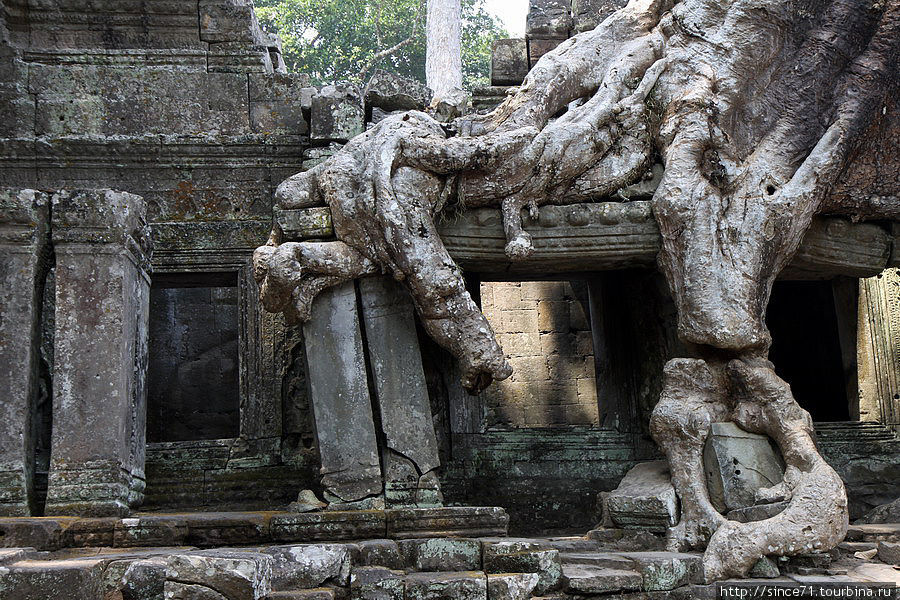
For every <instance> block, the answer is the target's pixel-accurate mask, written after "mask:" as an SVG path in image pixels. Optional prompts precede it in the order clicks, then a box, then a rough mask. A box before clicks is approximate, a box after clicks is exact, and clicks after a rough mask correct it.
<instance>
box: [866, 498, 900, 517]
mask: <svg viewBox="0 0 900 600" xmlns="http://www.w3.org/2000/svg"><path fill="white" fill-rule="evenodd" d="M855 522H856V523H900V498H897V499H896V500H894V501H893V502H888V503H886V504H881V505H879V506H876V507H875V508H873V509H872V510H870V511H869V512H867V513H866V514H865V515H863V516H862V517H861V518H859V519H857V520H856V521H855Z"/></svg>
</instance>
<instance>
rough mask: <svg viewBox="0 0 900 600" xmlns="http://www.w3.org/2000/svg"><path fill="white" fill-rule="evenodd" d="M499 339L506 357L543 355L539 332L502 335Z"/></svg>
mask: <svg viewBox="0 0 900 600" xmlns="http://www.w3.org/2000/svg"><path fill="white" fill-rule="evenodd" d="M497 337H498V340H497V341H498V342H499V343H500V346H501V347H502V348H503V353H504V354H506V356H509V357H512V356H516V357H519V356H540V354H541V334H539V333H537V332H528V333H501V334H499V335H498V336H497Z"/></svg>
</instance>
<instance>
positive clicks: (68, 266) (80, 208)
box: [45, 190, 150, 516]
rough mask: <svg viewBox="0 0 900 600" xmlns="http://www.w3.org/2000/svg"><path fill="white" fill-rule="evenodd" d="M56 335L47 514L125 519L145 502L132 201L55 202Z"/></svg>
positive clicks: (110, 196) (95, 194)
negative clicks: (112, 516) (116, 516)
mask: <svg viewBox="0 0 900 600" xmlns="http://www.w3.org/2000/svg"><path fill="white" fill-rule="evenodd" d="M52 232H53V233H52V239H53V245H54V250H55V253H56V333H55V345H54V369H53V379H54V385H53V437H52V446H51V458H50V476H49V482H48V492H47V507H46V511H45V512H46V514H48V515H63V514H78V515H92V516H100V515H125V514H127V513H128V511H129V508H130V507H132V506H135V505H136V504H139V503H140V501H141V500H142V499H143V487H144V464H143V456H144V454H143V452H144V420H145V413H146V388H145V386H144V383H143V379H144V375H145V373H146V369H147V321H148V319H147V316H148V312H149V297H150V280H149V275H148V259H149V253H150V242H149V239H150V238H149V231H148V228H147V225H146V218H145V209H144V203H143V200H142V198H141V197H140V196H135V195H132V194H127V193H124V192H113V191H108V190H94V191H78V192H74V191H73V192H58V193H56V194H54V196H53V204H52Z"/></svg>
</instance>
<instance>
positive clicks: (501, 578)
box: [487, 573, 538, 600]
mask: <svg viewBox="0 0 900 600" xmlns="http://www.w3.org/2000/svg"><path fill="white" fill-rule="evenodd" d="M537 584H538V574H537V573H492V574H488V576H487V588H488V598H489V600H528V599H529V598H531V592H533V591H534V588H535V587H537Z"/></svg>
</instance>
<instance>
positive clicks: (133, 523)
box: [113, 515, 188, 548]
mask: <svg viewBox="0 0 900 600" xmlns="http://www.w3.org/2000/svg"><path fill="white" fill-rule="evenodd" d="M187 537H188V525H187V521H186V519H184V518H181V517H176V516H169V515H146V516H141V517H136V518H126V519H121V520H120V521H118V522H117V523H116V525H115V529H114V532H113V546H115V547H117V548H127V547H140V546H181V545H183V544H184V543H185V540H186V539H187Z"/></svg>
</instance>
